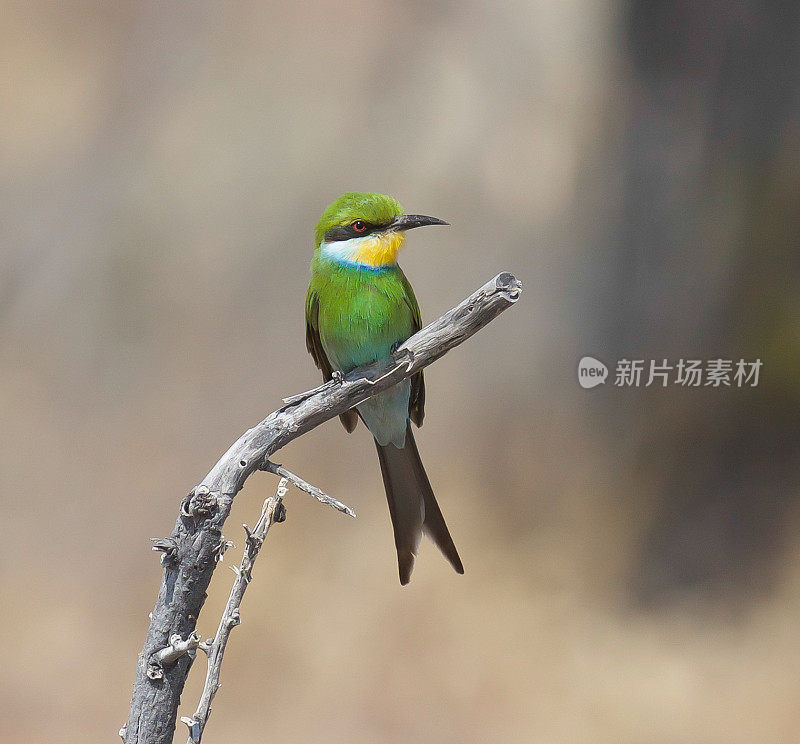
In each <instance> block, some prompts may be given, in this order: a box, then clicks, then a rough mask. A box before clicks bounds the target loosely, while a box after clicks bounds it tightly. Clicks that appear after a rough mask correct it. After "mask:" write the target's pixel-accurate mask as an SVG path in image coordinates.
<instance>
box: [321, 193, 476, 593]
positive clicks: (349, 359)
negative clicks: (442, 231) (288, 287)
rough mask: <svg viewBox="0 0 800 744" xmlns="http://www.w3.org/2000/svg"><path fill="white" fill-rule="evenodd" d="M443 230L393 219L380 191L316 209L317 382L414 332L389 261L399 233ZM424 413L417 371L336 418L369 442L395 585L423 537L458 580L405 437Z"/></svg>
mask: <svg viewBox="0 0 800 744" xmlns="http://www.w3.org/2000/svg"><path fill="white" fill-rule="evenodd" d="M446 224H447V223H446V222H444V221H443V220H440V219H436V218H435V217H424V216H422V215H419V214H403V210H402V208H401V206H400V205H399V204H398V203H397V202H396V201H395V200H394V199H392V198H391V197H388V196H383V195H382V194H369V193H354V192H350V193H347V194H343V195H342V196H340V197H339V198H338V199H337V200H336V201H335V202H333V204H331V205H330V206H329V207H328V208H327V209H326V210H325V212H324V213H323V215H322V217H321V218H320V221H319V224H318V225H317V230H316V243H315V248H314V258H313V260H312V261H311V282H310V284H309V286H308V295H307V298H306V345H307V346H308V350H309V352H310V353H311V356H312V357H313V358H314V362H315V363H316V365H317V367H319V368H320V370H321V371H322V375H323V377H324V378H325V380H326V381H327V380H330V379H331V378H332V377H333V373H334V372H336V371H338V372H341V373H347V372H349V371H350V370H352V369H353V368H355V367H358V366H360V365H362V364H367V363H369V362H374V361H376V360H378V359H383V358H385V357H388V356H389V355H390V354H392V352H393V351H394V350H396V348H397V347H398V346H399V345H400V344H402V343H403V341H405V340H406V339H408V338H409V337H410V336H412V335H413V334H414V333H416V332H417V331H418V330H419V329H420V328H421V326H422V323H421V318H420V311H419V305H418V304H417V300H416V298H415V297H414V290H413V289H411V285H410V284H409V282H408V279H406V277H405V274H403V271H402V270H401V268H400V267H399V266H398V265H397V254H398V253H399V251H400V249H401V248H402V247H403V243H404V242H405V239H406V232H407V231H408V230H411V229H412V228H415V227H423V226H425V225H446ZM424 407H425V383H424V381H423V379H422V372H417V373H416V374H415V375H413V376H412V377H411V378H410V379H406V380H404V381H403V382H401V383H398V384H397V385H395V386H394V387H392V388H390V389H389V390H386V391H384V392H382V393H378V395H376V396H374V397H372V398H370V399H369V400H366V401H364V402H363V403H360V404H359V405H358V406H357V407H356V408H354V409H351V410H350V411H347V412H346V413H343V414H342V415H341V416H340V418H341V420H342V424H344V428H345V429H346V430H347V431H348V432H351V431H353V429H354V428H355V426H356V424H357V423H358V419H359V418H360V419H361V420H362V421H363V422H364V424H366V426H367V428H368V429H369V431H370V433H371V434H372V436H373V437H374V439H375V446H376V447H377V448H378V459H379V460H380V464H381V473H382V474H383V484H384V487H385V489H386V498H387V500H388V502H389V513H390V514H391V517H392V526H393V528H394V541H395V546H396V547H397V562H398V567H399V572H400V583H401V584H407V583H408V581H409V579H410V578H411V570H412V569H413V567H414V557H415V556H416V554H417V548H418V546H419V542H420V538H421V536H422V533H423V532H424V533H425V534H426V535H428V537H430V538H431V540H433V542H434V543H435V544H436V545H437V546H438V547H439V549H440V550H441V551H442V553H443V554H444V556H445V558H447V560H448V561H449V562H450V564H451V565H452V566H453V568H454V569H455V570H456V571H457V572H458V573H464V567H463V566H462V564H461V559H460V558H459V557H458V551H457V550H456V546H455V545H454V544H453V539H452V538H451V537H450V532H449V531H448V529H447V525H446V524H445V521H444V518H443V517H442V512H441V511H440V509H439V505H438V504H437V503H436V498H435V497H434V495H433V490H432V489H431V484H430V482H429V481H428V476H427V475H426V474H425V469H424V468H423V467H422V461H421V460H420V457H419V452H418V451H417V445H416V443H415V442H414V435H413V434H412V432H411V423H410V422H411V421H413V422H414V423H415V424H416V425H417V426H421V425H422V418H423V415H424Z"/></svg>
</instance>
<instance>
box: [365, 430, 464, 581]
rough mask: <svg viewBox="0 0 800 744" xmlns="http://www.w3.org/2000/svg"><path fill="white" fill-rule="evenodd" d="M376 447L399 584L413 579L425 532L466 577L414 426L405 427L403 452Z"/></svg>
mask: <svg viewBox="0 0 800 744" xmlns="http://www.w3.org/2000/svg"><path fill="white" fill-rule="evenodd" d="M375 446H376V447H377V448H378V458H379V459H380V462H381V474H382V475H383V485H384V487H385V488H386V499H387V501H388V502H389V513H390V514H391V516H392V527H393V528H394V543H395V546H396V547H397V563H398V568H399V571H400V583H401V584H408V582H409V580H410V579H411V571H412V569H413V568H414V558H415V557H416V555H417V548H418V547H419V541H420V538H421V537H422V533H423V532H424V533H425V534H426V535H427V536H428V537H430V539H431V540H433V542H434V543H436V546H437V547H438V548H439V550H441V551H442V553H443V554H444V557H445V558H447V560H448V561H449V562H450V565H451V566H452V567H453V568H454V569H455V570H456V572H457V573H460V574H463V573H464V566H463V565H462V563H461V559H460V558H459V557H458V551H457V550H456V546H455V545H454V544H453V538H452V537H450V531H449V530H448V529H447V525H446V524H445V521H444V517H443V516H442V512H441V510H440V509H439V504H437V503H436V497H435V496H434V495H433V489H432V488H431V484H430V481H429V480H428V476H427V474H426V473H425V468H424V467H423V466H422V460H420V457H419V451H418V450H417V444H416V442H415V441H414V435H413V434H412V433H411V424H407V426H406V444H405V447H403V448H402V449H400V448H398V447H395V446H394V445H393V444H387V445H385V446H383V445H380V444H378V443H377V442H375Z"/></svg>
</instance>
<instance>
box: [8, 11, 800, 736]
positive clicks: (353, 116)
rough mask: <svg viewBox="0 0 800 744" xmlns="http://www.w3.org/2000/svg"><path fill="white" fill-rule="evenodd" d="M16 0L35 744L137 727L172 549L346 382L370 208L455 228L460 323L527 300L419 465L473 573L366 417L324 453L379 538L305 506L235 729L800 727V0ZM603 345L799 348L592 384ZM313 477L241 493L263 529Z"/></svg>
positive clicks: (445, 371)
mask: <svg viewBox="0 0 800 744" xmlns="http://www.w3.org/2000/svg"><path fill="white" fill-rule="evenodd" d="M0 12H1V13H2V23H0V59H2V69H3V74H2V76H0V102H1V103H0V164H1V165H2V168H1V169H0V183H1V184H2V194H3V196H2V199H0V246H1V248H0V416H2V422H3V424H2V427H0V480H1V482H2V485H3V502H4V517H5V519H4V527H5V529H4V551H3V556H4V557H3V559H2V561H1V562H0V591H2V596H3V597H4V598H5V599H4V602H3V612H2V619H1V620H0V627H2V632H3V637H4V638H5V641H6V642H5V649H4V654H3V655H4V663H3V666H2V671H0V700H2V709H3V715H2V716H1V717H0V738H2V739H3V740H4V741H24V742H30V743H31V744H34V743H38V742H55V741H58V742H87V741H115V740H116V731H117V729H118V728H119V727H120V725H122V723H123V722H124V721H125V720H126V718H127V706H128V698H129V693H130V685H131V683H132V679H133V667H134V663H135V659H136V654H137V653H138V651H139V648H140V644H141V642H142V639H143V637H144V633H145V629H146V625H147V615H148V612H149V610H150V609H151V607H152V604H153V602H154V600H155V594H156V589H157V585H158V581H159V575H160V572H159V564H158V559H157V556H156V555H155V554H153V553H151V552H150V544H149V542H148V539H149V538H150V537H152V536H161V535H165V534H167V533H168V531H169V530H170V529H171V526H172V524H173V521H174V517H175V514H176V510H177V507H178V504H179V502H180V499H181V497H182V496H183V495H184V494H185V493H186V492H187V491H188V490H189V489H190V488H191V487H192V486H193V485H195V484H196V483H197V482H198V481H199V480H200V479H201V478H202V476H203V475H204V474H205V473H206V471H207V470H208V469H209V468H210V467H211V465H212V464H213V463H214V461H215V460H216V459H217V457H218V456H219V455H220V454H221V453H222V452H223V451H224V450H225V449H226V448H227V446H228V444H229V443H230V442H231V441H232V440H233V439H234V438H236V437H237V436H238V435H239V434H240V433H241V432H242V431H243V430H244V429H245V428H247V427H248V426H250V425H252V424H253V423H254V422H256V421H257V420H259V419H260V418H261V417H262V416H263V415H264V414H266V413H268V412H269V411H270V410H272V409H273V408H275V407H276V406H277V405H278V404H279V402H280V398H281V397H282V396H284V395H288V394H291V393H295V392H299V391H300V390H303V389H306V388H308V387H310V386H313V385H315V384H316V383H317V380H318V374H317V371H316V370H315V369H314V367H313V364H312V362H311V359H310V357H308V356H307V354H306V351H305V347H304V340H303V332H304V331H303V300H304V293H305V287H306V282H307V265H308V261H309V258H310V254H311V250H312V235H313V227H314V224H315V222H316V220H317V218H318V216H319V214H320V213H321V211H322V209H323V208H324V207H325V206H326V204H327V203H329V202H330V201H331V200H332V199H334V198H335V197H336V196H337V195H338V194H339V193H340V192H342V191H345V190H352V189H355V190H376V191H382V192H386V193H389V194H392V195H394V196H396V197H397V198H398V199H400V201H401V202H402V203H403V204H404V205H405V206H406V208H407V209H409V210H410V211H415V212H422V213H427V214H433V215H436V216H439V217H442V218H445V219H447V220H448V221H450V222H451V223H452V227H450V228H448V229H446V230H444V229H442V230H431V231H419V233H415V234H413V235H411V236H410V240H409V241H408V248H407V249H406V251H405V252H404V254H403V257H402V265H403V267H404V268H405V270H406V272H407V274H408V276H409V277H410V279H411V281H412V282H413V284H414V286H415V288H416V291H417V296H418V298H419V299H420V302H421V304H422V308H423V314H424V317H425V318H426V319H432V318H434V317H436V316H437V315H439V314H440V313H441V312H442V311H444V310H446V309H448V308H449V307H451V306H452V305H453V304H455V303H456V302H457V301H459V300H460V299H462V298H463V297H464V296H466V295H467V294H468V293H469V292H471V291H472V290H473V289H474V288H476V287H477V286H479V285H480V284H482V283H483V282H484V281H486V280H487V279H489V278H490V277H491V276H493V275H494V274H495V273H497V272H498V271H500V270H511V271H513V272H515V273H516V274H517V275H518V276H519V277H520V278H522V279H523V280H524V282H525V285H526V292H525V295H524V296H523V299H522V300H521V301H520V303H519V304H518V305H517V307H515V308H514V309H512V310H510V311H509V312H508V313H507V314H505V315H503V316H502V317H501V318H499V319H498V320H497V321H496V322H495V323H493V324H492V325H491V326H489V327H488V328H487V329H485V330H484V331H482V332H481V333H480V334H478V335H477V336H476V337H475V338H474V339H472V340H470V341H469V342H468V343H467V344H465V345H464V346H462V347H460V348H459V349H457V350H456V351H454V352H453V353H452V354H450V355H448V356H447V357H445V358H444V359H442V360H441V361H440V362H438V363H437V364H435V365H434V366H433V367H432V368H430V370H429V371H428V372H427V378H428V399H429V402H428V407H427V417H426V424H425V427H424V428H423V429H422V431H421V432H420V434H419V435H418V442H419V445H420V449H421V451H422V453H423V458H424V460H425V462H426V466H427V468H428V472H429V474H430V477H431V480H432V481H433V484H434V488H435V490H436V491H437V493H438V495H439V500H440V503H441V505H442V508H443V511H444V513H445V515H446V517H447V520H448V523H449V524H450V527H451V530H452V532H453V535H454V538H455V541H456V543H457V544H458V546H459V548H460V551H461V555H462V557H463V559H464V563H465V566H466V575H465V576H464V577H458V576H455V575H454V574H453V573H452V572H451V571H450V569H449V567H448V566H447V565H446V563H445V562H444V560H443V559H442V558H441V556H439V555H438V554H437V553H436V551H435V549H434V548H432V546H431V545H430V544H428V543H426V544H424V545H423V548H422V552H421V555H420V557H419V560H418V562H417V568H416V571H415V574H414V578H413V581H412V583H411V585H410V586H409V587H407V588H405V589H402V588H401V587H400V586H399V584H398V581H397V577H396V566H395V555H394V550H393V545H392V537H391V527H390V523H389V518H388V514H387V509H386V504H385V501H384V497H383V494H382V488H381V485H380V476H379V469H378V464H377V459H376V458H375V457H374V453H373V447H372V443H371V442H370V440H369V437H368V435H367V434H366V431H365V430H364V429H363V427H360V428H359V429H358V430H357V432H356V433H354V434H353V435H352V436H350V437H348V436H346V435H345V433H344V431H343V430H342V429H341V427H340V426H339V425H338V423H336V422H331V423H328V424H326V425H325V426H323V427H321V428H319V429H318V430H316V431H314V432H312V433H311V434H309V435H308V436H305V437H303V438H302V439H301V440H299V441H297V442H295V443H293V444H292V445H291V446H290V447H288V448H287V449H286V450H285V451H284V452H282V453H281V455H280V457H279V460H280V461H282V462H284V463H285V464H286V465H287V466H288V467H290V468H292V469H294V470H296V471H297V472H299V473H301V474H302V475H303V476H304V477H306V478H308V479H309V480H311V481H312V482H314V483H317V484H318V485H320V486H321V487H323V488H325V489H326V490H328V491H329V492H330V493H332V494H334V495H336V496H338V497H340V498H341V499H343V500H345V501H347V502H348V503H350V504H352V505H353V506H354V507H355V508H356V510H357V512H358V515H359V516H358V519H357V520H356V521H351V520H348V519H346V518H344V517H341V516H340V515H338V514H336V513H334V512H333V511H331V510H327V509H323V508H321V507H319V506H318V505H317V504H316V503H311V501H310V499H308V498H307V497H306V496H304V495H302V494H299V493H297V492H292V493H291V494H290V497H289V501H288V515H289V516H288V521H287V522H286V524H285V525H282V526H280V528H277V529H275V531H274V532H273V533H271V534H270V537H269V541H268V544H267V546H266V549H265V551H264V553H263V554H262V558H261V560H260V565H258V566H257V568H256V580H255V582H254V583H253V585H252V587H251V589H250V591H249V593H248V595H247V597H246V599H245V603H244V606H243V619H244V623H243V625H242V626H241V627H240V628H239V629H238V630H237V631H236V632H235V634H234V636H233V638H232V642H231V646H230V647H229V651H228V654H227V656H226V661H225V666H224V669H223V687H222V690H221V692H220V694H219V696H218V697H217V701H216V703H215V709H214V714H213V716H212V718H211V721H210V724H209V728H208V730H207V736H206V738H207V740H208V741H209V742H215V741H216V742H222V741H239V740H241V741H250V740H257V741H261V740H264V741H267V740H268V741H284V742H295V743H297V744H303V743H306V742H309V743H310V742H348V744H362V743H367V742H389V743H394V742H408V741H416V742H426V743H428V742H436V743H437V744H438V743H448V742H453V743H456V742H459V743H462V742H463V743H473V742H476V743H477V742H503V743H504V744H512V743H514V744H516V743H520V744H522V743H528V742H535V743H539V742H541V743H543V744H551V743H553V744H568V743H572V742H593V744H602V743H604V742H608V743H609V744H612V743H613V744H626V743H630V744H639V743H642V744H643V743H645V742H646V743H647V744H661V743H663V744H689V743H693V742H703V743H708V744H717V743H718V744H736V743H738V742H741V743H745V742H747V743H748V744H750V743H751V742H773V741H774V742H780V741H791V740H794V739H796V737H797V732H798V729H799V728H800V707H798V699H799V698H800V644H798V640H797V638H798V633H797V624H798V621H800V599H799V598H798V597H800V592H799V591H798V590H800V568H798V565H800V564H799V562H798V559H800V541H798V539H797V529H796V528H797V516H798V515H797V511H798V510H797V503H798V500H797V497H798V491H799V489H798V479H797V468H798V465H800V463H798V459H800V458H798V453H799V452H800V446H798V445H800V426H798V415H797V413H798V404H799V403H800V400H799V399H798V398H799V397H800V395H799V393H798V385H797V373H798V366H799V364H800V317H799V314H798V309H797V308H798V307H800V304H799V303H800V281H799V279H798V277H800V271H798V269H800V266H798V264H799V263H800V251H798V250H797V248H798V246H799V245H800V240H799V239H798V238H800V224H799V221H800V216H799V215H800V203H798V193H800V167H799V165H800V100H799V99H798V96H797V91H798V89H800V75H799V74H798V72H799V71H800V63H799V62H798V58H799V49H798V44H799V42H798V38H797V33H796V29H797V28H798V27H800V26H799V25H798V18H797V7H796V4H795V3H789V2H786V3H780V2H758V1H757V0H741V2H738V3H719V2H716V1H715V0H701V1H700V2H693V3H688V2H666V1H665V0H656V2H648V1H647V0H633V2H631V3H629V4H626V5H625V6H620V5H618V4H615V3H610V2H603V1H602V0H565V1H564V2H559V3H553V2H547V1H546V0H538V1H536V2H524V1H520V2H513V3H502V4H495V3H489V2H464V3H458V4H456V3H421V2H416V3H393V2H348V3H322V2H309V3H296V4H289V3H256V2H231V3H226V4H222V3H212V2H207V1H205V0H201V1H200V2H196V3H192V4H186V3H178V2H174V1H173V0H167V1H166V2H152V1H149V0H145V1H140V2H119V3H108V4H104V3H93V2H75V3H71V2H66V3H64V2H54V1H53V2H38V3H16V2H0ZM584 354H592V355H595V356H597V357H599V358H600V359H603V360H605V361H606V362H607V363H611V364H613V362H614V361H615V360H616V359H619V358H622V357H627V358H663V357H671V358H678V357H684V358H690V357H691V358H702V359H709V358H714V357H717V356H722V357H724V358H731V359H738V358H739V357H740V356H743V357H746V358H748V359H755V358H756V357H760V358H761V359H762V361H763V362H764V367H763V370H762V381H761V383H760V385H759V387H758V388H755V389H749V390H737V389H730V390H727V389H726V390H710V389H704V390H686V389H681V388H677V387H670V388H667V389H666V390H662V389H654V388H649V389H646V390H645V389H640V390H622V389H619V388H614V387H613V386H611V385H606V386H604V387H600V388H597V389H595V390H591V391H584V390H581V389H580V388H579V387H578V385H577V381H576V375H575V366H576V363H577V360H578V359H579V358H580V357H581V356H583V355H584ZM274 485H275V479H274V478H272V477H271V476H267V475H260V476H256V477H254V478H253V479H252V480H251V481H250V482H249V483H248V486H247V488H246V489H245V490H244V491H243V492H242V493H241V494H240V495H239V497H238V498H237V500H236V504H235V508H234V513H233V515H232V517H231V520H230V522H229V525H228V529H227V533H228V536H229V537H231V538H233V539H234V540H235V541H236V542H237V543H238V544H239V545H241V531H240V529H239V528H238V525H240V524H241V523H242V522H244V521H246V522H249V523H251V524H252V523H253V522H254V521H255V519H256V517H257V514H258V510H259V506H260V503H261V501H262V500H263V499H264V497H265V496H266V495H267V494H268V493H270V492H271V490H272V489H273V488H274ZM238 556H239V550H238V549H237V550H236V551H234V552H232V553H229V554H228V556H227V557H226V562H227V563H233V562H234V561H237V560H238ZM230 581H231V575H230V572H228V571H227V570H221V571H219V572H218V573H217V575H216V576H215V579H214V582H213V584H212V588H211V593H210V596H209V600H208V602H207V605H206V608H205V611H204V615H203V617H202V618H201V620H200V623H199V629H200V631H201V633H202V634H203V635H206V636H207V635H211V634H213V632H214V629H215V628H216V623H217V619H218V617H219V612H220V610H221V607H222V603H223V601H224V598H225V597H226V596H227V592H228V589H229V586H230ZM201 666H202V665H198V667H196V668H195V669H194V670H193V675H192V677H191V678H190V682H189V684H188V686H187V690H186V693H185V697H184V701H185V704H184V709H183V711H182V714H188V713H190V712H191V711H192V710H194V706H195V703H196V699H197V695H198V693H199V688H200V685H201V683H202V676H203V670H202V668H201ZM183 736H184V732H183V731H179V733H178V737H176V740H180V741H183Z"/></svg>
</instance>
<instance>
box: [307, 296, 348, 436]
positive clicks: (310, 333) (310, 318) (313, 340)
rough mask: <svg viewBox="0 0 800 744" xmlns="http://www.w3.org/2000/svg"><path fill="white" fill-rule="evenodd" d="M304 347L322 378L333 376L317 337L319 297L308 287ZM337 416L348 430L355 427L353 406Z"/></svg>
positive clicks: (327, 378) (326, 380)
mask: <svg viewBox="0 0 800 744" xmlns="http://www.w3.org/2000/svg"><path fill="white" fill-rule="evenodd" d="M306 348H307V349H308V353H309V354H311V358H312V359H313V360H314V364H316V365H317V367H318V368H319V369H320V370H321V371H322V377H323V379H324V380H325V382H328V380H330V379H331V378H332V377H333V368H332V367H331V363H330V361H329V360H328V355H327V354H326V353H325V349H323V348H322V339H321V338H320V337H319V297H317V293H316V292H314V291H313V290H312V289H311V288H310V287H309V289H308V296H307V297H306ZM339 418H340V419H341V421H342V425H343V426H344V428H345V429H347V431H348V432H351V431H353V429H355V428H356V424H357V423H358V414H357V413H356V411H355V409H354V408H351V409H350V410H349V411H345V413H342V414H340V416H339Z"/></svg>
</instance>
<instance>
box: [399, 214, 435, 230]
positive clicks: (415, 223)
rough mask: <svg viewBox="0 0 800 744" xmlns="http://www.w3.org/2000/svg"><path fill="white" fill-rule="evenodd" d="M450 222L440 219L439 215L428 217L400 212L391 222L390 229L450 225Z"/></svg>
mask: <svg viewBox="0 0 800 744" xmlns="http://www.w3.org/2000/svg"><path fill="white" fill-rule="evenodd" d="M449 224H450V223H449V222H445V221H444V220H440V219H439V218H438V217H426V216H425V215H423V214H400V215H398V216H397V217H395V218H394V219H393V220H392V221H391V222H390V223H389V229H390V230H396V231H400V230H411V229H412V228H414V227H425V225H449Z"/></svg>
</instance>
